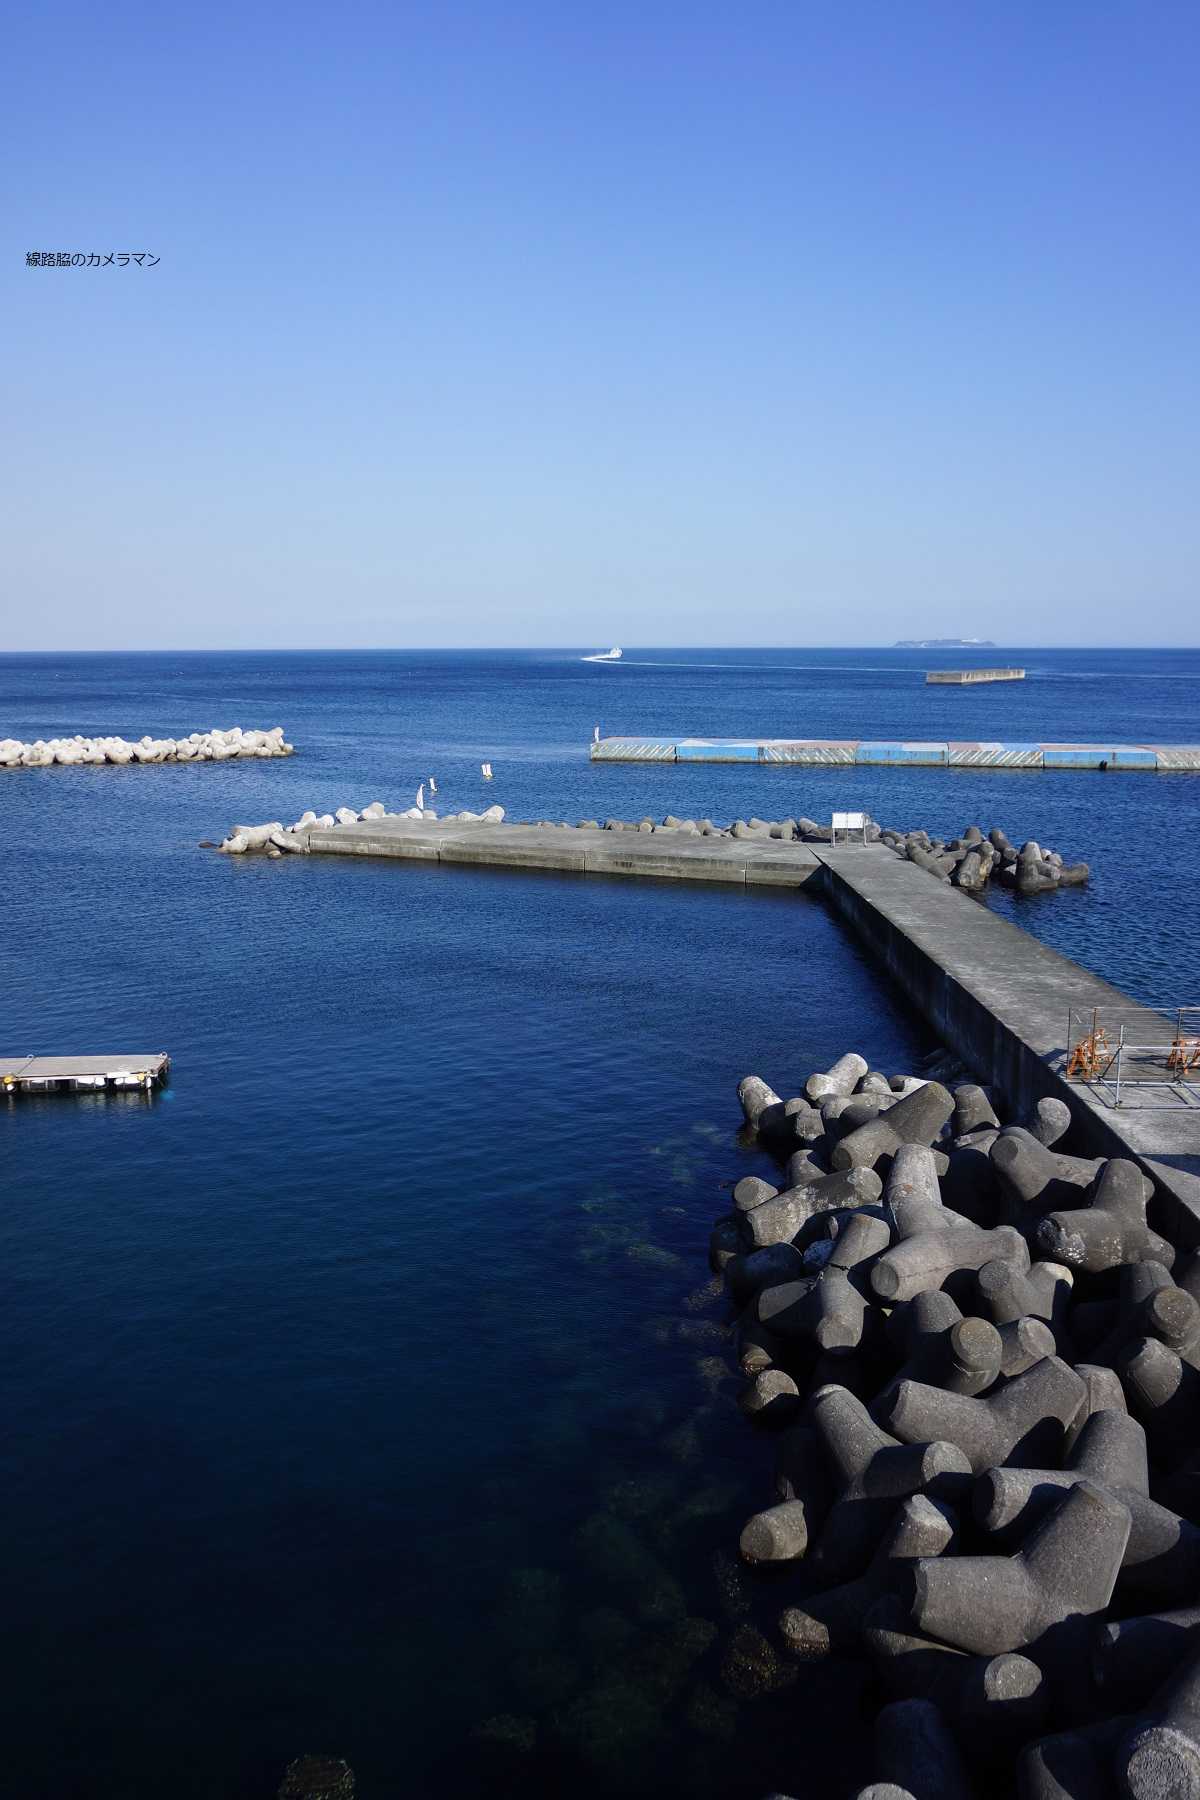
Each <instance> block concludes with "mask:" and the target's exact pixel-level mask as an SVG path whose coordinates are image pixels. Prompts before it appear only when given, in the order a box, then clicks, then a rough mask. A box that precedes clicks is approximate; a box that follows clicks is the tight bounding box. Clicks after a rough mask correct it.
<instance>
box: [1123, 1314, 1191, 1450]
mask: <svg viewBox="0 0 1200 1800" xmlns="http://www.w3.org/2000/svg"><path fill="white" fill-rule="evenodd" d="M1117 1373H1118V1375H1119V1376H1120V1377H1121V1385H1122V1387H1123V1388H1124V1389H1125V1398H1126V1400H1127V1401H1128V1402H1129V1410H1130V1412H1131V1413H1133V1414H1134V1415H1135V1417H1137V1418H1139V1419H1140V1420H1141V1421H1142V1424H1143V1425H1144V1426H1145V1427H1146V1434H1147V1436H1148V1437H1149V1439H1150V1442H1151V1443H1152V1444H1153V1445H1154V1448H1155V1451H1156V1452H1157V1453H1158V1454H1160V1455H1163V1456H1169V1455H1177V1454H1178V1453H1179V1452H1181V1451H1184V1450H1190V1449H1192V1448H1193V1447H1194V1445H1195V1441H1196V1418H1197V1409H1198V1408H1200V1373H1198V1372H1197V1371H1196V1370H1195V1369H1193V1368H1192V1366H1191V1364H1190V1363H1185V1362H1184V1361H1183V1359H1182V1357H1181V1356H1179V1354H1178V1353H1177V1352H1176V1351H1174V1350H1172V1349H1171V1348H1170V1346H1169V1345H1167V1344H1164V1343H1163V1342H1162V1341H1161V1340H1160V1339H1159V1338H1135V1339H1134V1340H1133V1342H1132V1343H1131V1344H1128V1345H1126V1347H1125V1349H1124V1350H1123V1351H1122V1352H1121V1354H1120V1356H1119V1357H1118V1358H1117Z"/></svg>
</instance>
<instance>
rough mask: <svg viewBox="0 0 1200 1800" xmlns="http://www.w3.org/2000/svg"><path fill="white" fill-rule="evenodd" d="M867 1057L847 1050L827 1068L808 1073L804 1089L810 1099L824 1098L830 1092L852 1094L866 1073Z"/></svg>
mask: <svg viewBox="0 0 1200 1800" xmlns="http://www.w3.org/2000/svg"><path fill="white" fill-rule="evenodd" d="M867 1066H868V1065H867V1059H866V1057H865V1056H859V1055H857V1054H856V1053H855V1052H854V1051H853V1050H848V1051H847V1052H846V1054H845V1055H844V1056H839V1057H838V1059H837V1061H836V1062H835V1063H834V1064H833V1065H832V1067H830V1068H829V1069H827V1070H824V1071H818V1073H817V1074H815V1075H810V1076H809V1078H808V1080H807V1081H806V1082H805V1084H804V1091H805V1093H806V1094H807V1095H808V1098H809V1099H810V1100H812V1101H818V1100H824V1099H826V1098H827V1097H828V1096H829V1095H830V1094H847V1095H848V1094H852V1093H853V1092H854V1090H855V1088H856V1086H857V1085H858V1083H859V1081H860V1080H861V1079H862V1078H863V1076H864V1075H866V1073H867Z"/></svg>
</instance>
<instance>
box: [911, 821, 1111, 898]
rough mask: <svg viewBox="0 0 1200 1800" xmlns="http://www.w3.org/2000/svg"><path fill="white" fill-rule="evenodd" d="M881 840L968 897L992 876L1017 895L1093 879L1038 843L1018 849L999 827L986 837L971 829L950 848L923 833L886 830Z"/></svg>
mask: <svg viewBox="0 0 1200 1800" xmlns="http://www.w3.org/2000/svg"><path fill="white" fill-rule="evenodd" d="M880 841H881V842H882V843H884V844H886V845H887V847H888V849H889V850H894V851H895V853H896V855H897V856H899V857H903V858H905V859H906V860H907V861H909V862H913V863H916V865H917V867H918V868H919V869H924V870H925V871H926V872H927V873H928V874H930V875H936V876H937V877H938V879H939V880H941V881H949V882H951V883H952V884H953V885H954V886H955V887H957V888H962V889H963V891H964V892H965V893H969V894H979V893H982V892H983V890H984V888H985V887H986V886H987V884H988V882H989V880H991V878H992V876H993V875H994V876H995V879H996V880H997V881H998V882H999V883H1000V884H1001V886H1002V887H1009V888H1016V890H1017V892H1018V893H1021V894H1049V893H1053V892H1054V891H1055V890H1056V889H1057V888H1060V887H1081V886H1082V885H1083V883H1084V882H1086V881H1087V879H1088V876H1089V874H1090V870H1089V868H1088V865H1087V863H1085V862H1079V863H1068V862H1065V861H1064V860H1063V858H1062V857H1061V856H1060V855H1059V853H1058V851H1057V850H1043V849H1042V846H1041V845H1040V844H1039V843H1038V842H1037V841H1036V839H1034V838H1029V839H1027V841H1026V842H1025V843H1024V844H1022V845H1021V847H1020V849H1018V848H1017V846H1016V845H1015V844H1012V843H1010V842H1009V840H1008V838H1007V837H1006V836H1005V834H1004V832H1003V831H1001V830H1000V828H999V827H998V826H994V827H993V829H992V830H991V831H989V832H988V833H987V835H986V837H985V836H984V833H983V832H982V831H981V830H980V828H979V826H978V825H968V826H967V829H966V830H965V831H964V832H963V834H962V836H961V837H956V838H952V839H951V841H950V842H949V843H947V842H946V841H945V839H943V838H931V837H930V836H929V834H928V833H927V832H924V831H907V832H899V831H892V830H890V829H885V830H883V831H882V832H881V833H880Z"/></svg>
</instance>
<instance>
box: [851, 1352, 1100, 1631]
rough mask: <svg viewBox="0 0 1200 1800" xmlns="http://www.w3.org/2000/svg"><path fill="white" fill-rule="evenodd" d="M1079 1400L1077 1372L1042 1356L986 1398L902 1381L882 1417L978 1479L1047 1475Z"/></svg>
mask: <svg viewBox="0 0 1200 1800" xmlns="http://www.w3.org/2000/svg"><path fill="white" fill-rule="evenodd" d="M1084 1395H1085V1389H1084V1384H1083V1382H1082V1381H1081V1380H1080V1378H1079V1376H1078V1375H1076V1373H1075V1371H1074V1369H1072V1368H1070V1367H1069V1366H1068V1364H1066V1363H1065V1362H1063V1361H1062V1360H1061V1359H1060V1358H1059V1357H1057V1356H1046V1357H1043V1359H1042V1361H1041V1362H1038V1363H1035V1364H1034V1365H1033V1367H1032V1368H1031V1369H1027V1370H1026V1371H1025V1373H1024V1374H1023V1375H1018V1376H1016V1378H1015V1379H1014V1380H1012V1381H1009V1382H1006V1383H1005V1385H1004V1387H1002V1388H1001V1389H1000V1390H999V1391H998V1392H997V1393H995V1394H992V1395H989V1396H988V1398H987V1399H971V1398H968V1397H967V1396H966V1395H962V1394H950V1393H947V1392H946V1391H945V1389H943V1388H935V1387H929V1386H927V1385H926V1384H925V1383H923V1382H919V1381H902V1382H901V1383H900V1385H899V1387H898V1388H897V1389H896V1392H895V1394H894V1395H893V1396H892V1398H891V1400H890V1402H889V1403H888V1405H887V1407H886V1408H885V1409H884V1410H882V1411H881V1414H880V1417H881V1419H882V1422H883V1424H884V1425H885V1426H886V1428H887V1430H888V1431H890V1432H892V1433H893V1434H894V1436H896V1437H897V1438H899V1439H900V1441H901V1442H902V1443H906V1444H919V1443H928V1442H930V1441H931V1440H935V1439H936V1440H945V1441H946V1442H948V1443H951V1444H957V1446H958V1447H959V1449H960V1450H961V1451H962V1452H963V1454H964V1455H965V1456H966V1458H967V1460H968V1461H969V1463H970V1465H971V1468H972V1470H973V1471H974V1473H975V1474H977V1475H981V1474H982V1473H983V1472H984V1470H985V1469H991V1468H997V1467H999V1466H1000V1465H1001V1464H1002V1463H1006V1462H1009V1461H1010V1460H1014V1461H1015V1460H1020V1461H1024V1462H1032V1463H1034V1464H1035V1465H1036V1466H1038V1467H1046V1468H1050V1467H1054V1466H1055V1465H1056V1464H1057V1463H1058V1462H1059V1460H1060V1457H1061V1451H1062V1444H1063V1436H1064V1433H1065V1431H1066V1429H1067V1427H1068V1425H1070V1424H1071V1422H1072V1421H1073V1419H1074V1417H1075V1415H1076V1413H1077V1412H1078V1410H1079V1407H1080V1405H1081V1403H1082V1401H1083V1399H1084ZM1002 1648H1007V1649H1015V1648H1016V1646H1015V1645H1012V1644H1010V1645H1007V1646H1002Z"/></svg>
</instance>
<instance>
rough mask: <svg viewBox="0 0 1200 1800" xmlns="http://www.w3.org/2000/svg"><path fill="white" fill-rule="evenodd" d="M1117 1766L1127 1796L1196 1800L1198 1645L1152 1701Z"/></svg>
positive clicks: (1199, 1766)
mask: <svg viewBox="0 0 1200 1800" xmlns="http://www.w3.org/2000/svg"><path fill="white" fill-rule="evenodd" d="M1116 1770H1117V1780H1118V1784H1119V1786H1120V1789H1121V1792H1122V1793H1123V1794H1125V1795H1127V1796H1128V1800H1200V1649H1193V1650H1192V1652H1191V1655H1190V1656H1189V1657H1188V1658H1187V1660H1186V1661H1185V1662H1184V1664H1183V1667H1182V1668H1181V1669H1179V1670H1178V1671H1177V1673H1176V1674H1175V1676H1174V1678H1173V1679H1172V1680H1171V1681H1169V1682H1168V1683H1167V1685H1166V1686H1165V1687H1163V1688H1161V1689H1160V1690H1159V1692H1158V1694H1157V1695H1156V1696H1155V1698H1154V1699H1153V1700H1152V1701H1151V1702H1150V1704H1149V1706H1148V1707H1147V1709H1146V1712H1145V1713H1144V1714H1143V1716H1142V1718H1141V1719H1139V1721H1138V1722H1137V1724H1136V1725H1135V1726H1134V1727H1133V1730H1132V1731H1131V1732H1130V1733H1129V1736H1128V1737H1127V1738H1126V1739H1125V1740H1124V1743H1123V1744H1122V1745H1121V1748H1120V1749H1119V1750H1118V1751H1117V1755H1116Z"/></svg>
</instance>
